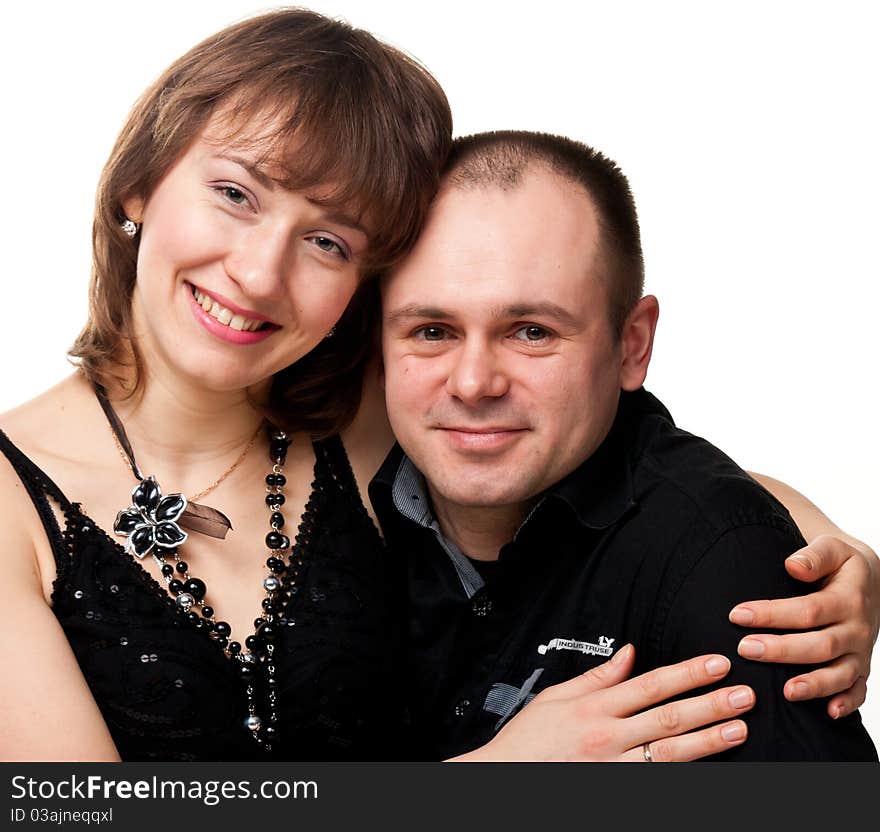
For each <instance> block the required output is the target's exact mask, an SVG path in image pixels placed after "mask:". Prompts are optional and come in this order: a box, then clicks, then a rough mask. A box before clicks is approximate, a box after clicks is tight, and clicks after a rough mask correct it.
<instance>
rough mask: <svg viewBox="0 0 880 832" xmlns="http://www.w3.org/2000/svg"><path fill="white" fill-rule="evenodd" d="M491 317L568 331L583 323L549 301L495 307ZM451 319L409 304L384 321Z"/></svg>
mask: <svg viewBox="0 0 880 832" xmlns="http://www.w3.org/2000/svg"><path fill="white" fill-rule="evenodd" d="M492 316H493V317H495V318H501V319H507V318H552V319H553V320H555V321H558V322H559V323H560V324H562V326H565V327H568V328H570V329H580V328H581V326H582V325H583V321H581V320H580V319H579V318H578V317H577V316H576V315H574V314H572V313H571V312H569V311H568V310H567V309H565V308H564V307H562V306H560V305H559V304H557V303H552V302H550V301H544V302H542V303H514V304H511V305H509V306H501V307H497V308H494V309H493V310H492ZM453 317H455V314H454V313H453V312H451V311H450V310H448V309H443V308H442V307H439V306H423V305H421V304H418V303H410V304H407V305H406V306H401V307H398V308H397V309H394V310H392V311H391V312H389V313H388V314H387V315H386V316H385V319H386V320H387V321H388V323H396V322H398V321H403V320H408V319H410V318H420V319H427V318H430V319H431V320H435V321H445V320H449V319H450V318H453Z"/></svg>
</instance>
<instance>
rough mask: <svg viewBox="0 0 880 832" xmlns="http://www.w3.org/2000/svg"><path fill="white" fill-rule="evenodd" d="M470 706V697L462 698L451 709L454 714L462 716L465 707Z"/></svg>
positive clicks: (465, 709) (465, 710)
mask: <svg viewBox="0 0 880 832" xmlns="http://www.w3.org/2000/svg"><path fill="white" fill-rule="evenodd" d="M470 706H471V700H470V699H462V700H461V701H460V702H459V703H458V704H457V705H456V706H455V708H454V709H453V713H454V714H455V715H456V716H464V715H465V713H466V712H467V709H468V708H470Z"/></svg>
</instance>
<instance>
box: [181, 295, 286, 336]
mask: <svg viewBox="0 0 880 832" xmlns="http://www.w3.org/2000/svg"><path fill="white" fill-rule="evenodd" d="M194 289H195V287H192V288H190V289H188V290H187V294H188V295H189V306H190V311H191V312H192V313H193V316H194V317H195V319H196V320H197V321H198V322H199V323H200V324H201V325H202V326H203V327H204V328H205V329H206V330H207V331H208V332H209V333H210V334H211V335H213V336H215V337H216V338H219V339H220V340H221V341H225V342H226V343H228V344H237V345H248V344H257V343H259V342H260V341H265V340H266V339H267V338H268V337H270V336H271V335H273V334H274V333H275V332H277V331H278V330H279V329H280V327H279V326H278V324H275V323H273V322H271V321H269V320H268V319H267V318H262V317H254V318H251V320H261V321H263V322H265V326H264V328H262V329H255V330H245V329H236V328H233V327H232V326H229V323H222V322H221V321H219V320H217V318H215V317H214V316H213V315H211V314H209V313H208V312H207V311H206V310H205V309H204V308H203V307H202V304H201V303H199V302H198V301H197V300H196V296H195V294H194V293H193V290H194ZM199 291H201V290H199ZM209 297H213V296H209ZM224 307H225V304H224ZM225 308H226V309H228V310H229V311H230V312H232V311H234V310H231V309H229V307H225ZM235 310H239V307H236V308H235ZM237 314H242V313H241V312H240V311H237ZM251 315H255V313H250V315H243V314H242V317H243V318H250V316H251ZM224 317H225V316H224ZM231 320H232V318H230V322H231Z"/></svg>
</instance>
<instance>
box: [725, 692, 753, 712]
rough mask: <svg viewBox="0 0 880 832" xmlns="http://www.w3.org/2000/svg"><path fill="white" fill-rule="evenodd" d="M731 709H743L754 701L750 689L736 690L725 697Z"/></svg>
mask: <svg viewBox="0 0 880 832" xmlns="http://www.w3.org/2000/svg"><path fill="white" fill-rule="evenodd" d="M727 700H728V701H729V702H730V706H731V707H732V708H745V707H747V706H748V705H751V704H752V702H753V701H754V699H753V694H752V690H751V688H737V689H736V690H735V691H731V693H730V695H729V696H728V697H727Z"/></svg>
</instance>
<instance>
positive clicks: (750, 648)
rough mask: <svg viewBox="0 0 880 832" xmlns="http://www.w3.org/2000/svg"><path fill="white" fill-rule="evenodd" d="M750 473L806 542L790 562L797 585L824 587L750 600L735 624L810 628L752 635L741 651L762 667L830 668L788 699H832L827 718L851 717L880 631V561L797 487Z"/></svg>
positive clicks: (790, 684) (791, 689) (736, 613)
mask: <svg viewBox="0 0 880 832" xmlns="http://www.w3.org/2000/svg"><path fill="white" fill-rule="evenodd" d="M751 476H752V477H754V478H755V479H756V480H757V481H758V482H759V483H761V485H763V486H764V488H766V489H767V490H768V491H770V492H771V493H772V494H773V495H774V496H775V497H776V498H777V499H778V500H779V501H780V502H781V503H783V504H784V505H785V507H786V508H787V509H788V510H789V512H790V513H791V516H792V518H793V519H794V521H795V523H797V525H798V528H799V529H800V530H801V534H803V536H804V538H805V539H806V541H807V544H808V545H807V546H806V547H804V548H803V549H801V550H800V551H798V552H795V553H794V554H792V555H791V556H790V557H789V558H788V559H787V560H786V562H785V566H786V569H787V570H788V572H789V573H790V574H791V575H792V577H794V578H797V579H798V580H801V581H819V580H822V584H821V589H819V590H818V591H816V592H813V593H811V594H809V595H804V596H801V597H799V598H786V599H779V600H758V601H746V602H744V603H742V604H739V605H738V606H737V607H735V608H734V609H733V610H732V611H731V613H730V620H731V621H732V622H733V623H735V624H739V625H741V626H744V627H752V628H759V629H764V628H767V629H794V630H807V632H804V633H796V634H791V635H783V636H779V635H771V634H766V633H761V634H756V635H749V636H747V637H746V638H744V639H743V640H742V641H741V642H740V645H739V653H740V655H741V656H743V657H745V658H749V659H754V660H756V661H762V662H782V663H786V664H819V663H827V664H825V665H824V666H823V667H821V668H818V669H817V670H814V671H812V672H810V673H806V674H803V675H801V676H796V677H794V678H792V679H789V680H788V681H787V682H786V684H785V697H786V699H789V700H793V701H794V700H803V699H815V698H818V697H826V696H830V697H832V698H831V699H830V701H829V702H828V713H829V714H830V715H831V716H832V717H834V718H835V719H836V718H837V717H841V716H846V715H847V714H849V713H852V712H853V711H854V710H855V709H856V708H858V707H859V706H860V705H861V704H862V703H863V702H864V701H865V696H866V693H867V679H868V675H869V673H870V670H871V653H872V650H873V648H874V643H875V642H876V640H877V632H878V629H880V559H878V557H877V555H876V553H875V552H874V551H873V550H872V549H871V548H870V547H869V546H868V545H866V544H865V543H863V542H862V541H860V540H856V539H855V538H854V537H851V536H850V535H848V534H846V533H845V532H844V531H842V530H841V529H840V528H838V526H836V525H835V524H834V523H833V522H832V521H831V520H830V519H829V518H828V517H827V516H826V515H825V514H824V513H823V512H822V511H821V510H820V509H819V508H818V506H816V505H815V504H813V503H812V502H810V501H809V500H808V499H807V498H806V497H805V496H804V495H803V494H801V493H800V492H798V491H796V490H795V489H793V488H792V487H791V486H789V485H786V484H785V483H784V482H781V481H779V480H776V479H773V478H772V477H767V476H764V475H762V474H754V473H753V474H751ZM835 694H837V695H835Z"/></svg>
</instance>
